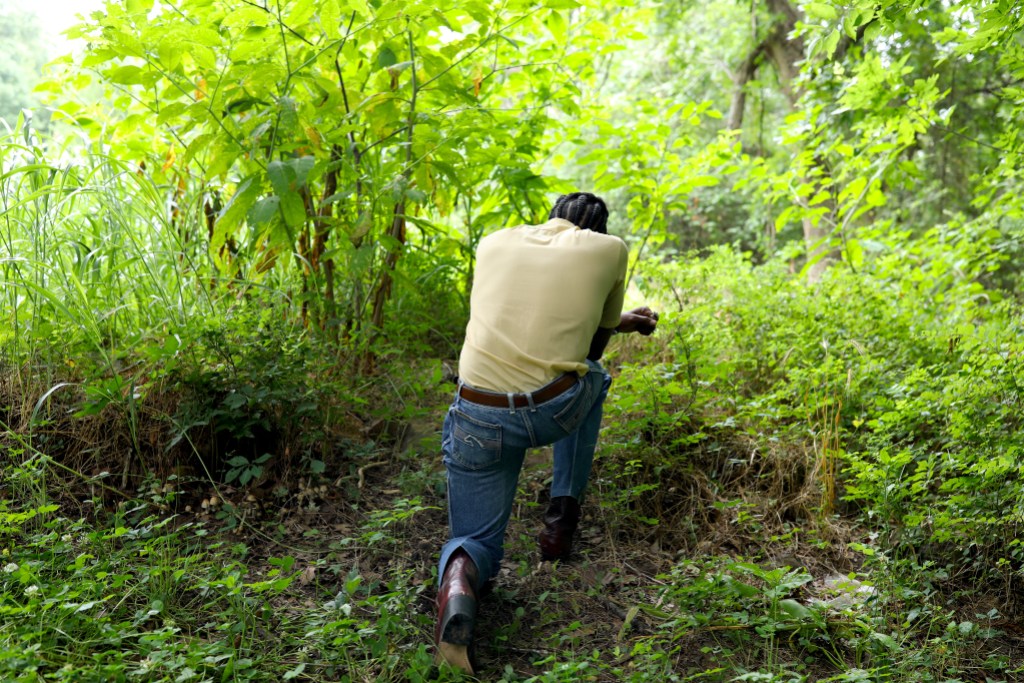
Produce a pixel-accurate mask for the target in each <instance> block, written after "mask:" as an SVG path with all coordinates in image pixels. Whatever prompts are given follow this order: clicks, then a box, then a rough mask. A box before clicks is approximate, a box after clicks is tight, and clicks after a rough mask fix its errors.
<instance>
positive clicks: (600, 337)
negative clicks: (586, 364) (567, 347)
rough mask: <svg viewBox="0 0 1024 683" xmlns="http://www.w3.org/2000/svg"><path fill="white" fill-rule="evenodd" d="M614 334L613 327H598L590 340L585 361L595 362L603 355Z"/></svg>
mask: <svg viewBox="0 0 1024 683" xmlns="http://www.w3.org/2000/svg"><path fill="white" fill-rule="evenodd" d="M613 334H615V328H614V327H599V328H597V332H595V333H594V336H593V337H592V338H591V340H590V351H588V352H587V360H592V361H594V362H597V361H599V360H601V356H602V355H604V348H605V347H606V346H608V340H609V339H611V338H612V335H613Z"/></svg>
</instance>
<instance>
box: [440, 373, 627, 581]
mask: <svg viewBox="0 0 1024 683" xmlns="http://www.w3.org/2000/svg"><path fill="white" fill-rule="evenodd" d="M587 365H589V366H590V370H589V372H588V373H587V374H586V375H584V376H583V377H582V378H580V381H579V382H577V383H576V384H575V385H574V386H573V387H571V388H570V389H569V390H568V391H566V392H564V393H563V394H561V395H559V396H558V397H557V398H554V399H552V400H550V401H547V402H545V403H541V404H539V405H536V406H532V407H531V406H526V407H523V408H514V407H513V408H510V407H501V408H495V407H492V406H484V405H480V404H478V403H472V402H470V401H467V400H466V399H464V398H462V397H460V396H459V395H458V392H456V394H455V400H454V401H453V402H452V405H451V407H450V408H449V409H448V415H447V417H446V418H445V420H444V427H443V428H442V431H441V451H442V453H443V456H444V457H443V460H444V464H445V468H446V469H447V470H448V529H449V540H448V542H447V543H445V544H444V547H443V548H442V549H441V561H440V564H439V566H438V574H437V576H438V580H439V581H440V579H441V577H443V576H444V569H445V567H446V566H447V564H448V558H449V557H451V554H452V553H453V552H455V551H456V550H458V549H459V548H462V549H463V550H464V551H466V552H467V553H469V556H470V557H471V558H472V559H473V563H474V564H476V567H477V574H478V576H479V581H480V583H481V584H482V583H483V582H484V581H486V580H488V579H490V578H493V577H494V576H496V575H497V574H498V569H499V568H500V565H501V558H502V557H503V556H504V554H505V550H504V541H505V528H506V527H507V526H508V518H509V515H510V514H511V513H512V503H513V501H514V499H515V495H516V488H517V485H518V482H519V471H520V469H522V466H523V458H524V457H525V456H526V450H527V449H528V448H535V447H537V446H546V445H548V444H554V461H555V462H554V477H553V481H552V484H551V497H552V498H554V497H557V496H572V497H573V498H576V499H577V500H579V499H580V498H581V497H582V496H583V492H584V491H585V490H586V488H587V479H588V478H589V477H590V467H591V464H592V463H593V461H594V449H595V448H596V447H597V434H598V431H600V429H601V408H602V405H603V404H604V399H605V397H606V396H607V395H608V387H609V386H610V385H611V382H612V378H611V377H610V376H609V375H608V373H606V372H605V371H604V368H602V367H601V365H600V364H599V363H596V362H594V361H589V360H588V361H587ZM499 395H501V394H499Z"/></svg>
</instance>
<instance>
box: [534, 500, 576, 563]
mask: <svg viewBox="0 0 1024 683" xmlns="http://www.w3.org/2000/svg"><path fill="white" fill-rule="evenodd" d="M579 523H580V504H579V501H577V500H576V499H575V498H573V497H572V496H558V497H557V498H552V499H551V503H550V504H549V505H548V510H547V512H545V513H544V529H543V530H542V531H541V532H540V535H539V536H538V539H537V540H539V541H540V557H541V559H542V560H544V561H545V562H552V561H554V560H568V559H569V554H570V553H571V552H572V536H573V534H575V533H576V527H577V526H579Z"/></svg>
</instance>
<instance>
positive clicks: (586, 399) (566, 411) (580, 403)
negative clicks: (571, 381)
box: [554, 377, 594, 434]
mask: <svg viewBox="0 0 1024 683" xmlns="http://www.w3.org/2000/svg"><path fill="white" fill-rule="evenodd" d="M591 386H592V385H591V383H590V378H589V377H582V378H581V379H580V381H579V383H578V386H577V387H576V391H574V392H573V396H572V398H570V399H569V402H568V403H566V404H565V406H564V407H562V408H561V409H560V410H559V411H558V412H557V413H555V415H554V420H555V422H557V423H558V425H559V426H560V427H561V428H562V429H564V430H565V431H566V432H567V433H569V434H571V433H573V432H575V431H576V430H577V429H578V428H579V426H580V424H582V423H583V419H584V418H585V417H586V416H587V413H589V412H590V409H591V408H592V407H593V405H594V401H593V399H592V398H591ZM556 400H557V399H556Z"/></svg>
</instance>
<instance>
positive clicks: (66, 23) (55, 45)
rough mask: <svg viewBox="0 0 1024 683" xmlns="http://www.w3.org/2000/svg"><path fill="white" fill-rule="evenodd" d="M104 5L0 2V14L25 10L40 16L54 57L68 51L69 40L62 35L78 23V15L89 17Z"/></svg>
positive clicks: (59, 0) (62, 0)
mask: <svg viewBox="0 0 1024 683" xmlns="http://www.w3.org/2000/svg"><path fill="white" fill-rule="evenodd" d="M102 5H103V0H45V2H34V1H32V0H0V14H3V13H5V12H7V11H9V10H12V9H25V10H28V11H30V12H34V13H35V14H36V15H38V17H39V21H40V24H41V25H42V27H43V30H44V31H45V32H46V34H47V39H48V41H49V43H50V45H51V46H52V48H51V50H52V53H51V55H50V56H51V57H53V56H56V55H58V54H60V53H62V52H64V51H66V49H67V47H68V40H67V38H66V37H65V36H63V35H62V33H63V32H64V31H66V30H67V29H68V28H69V27H70V26H73V25H74V24H76V23H78V21H79V19H78V16H77V15H82V16H88V15H89V13H90V12H93V11H95V10H97V9H99V8H100V7H101V6H102Z"/></svg>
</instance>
